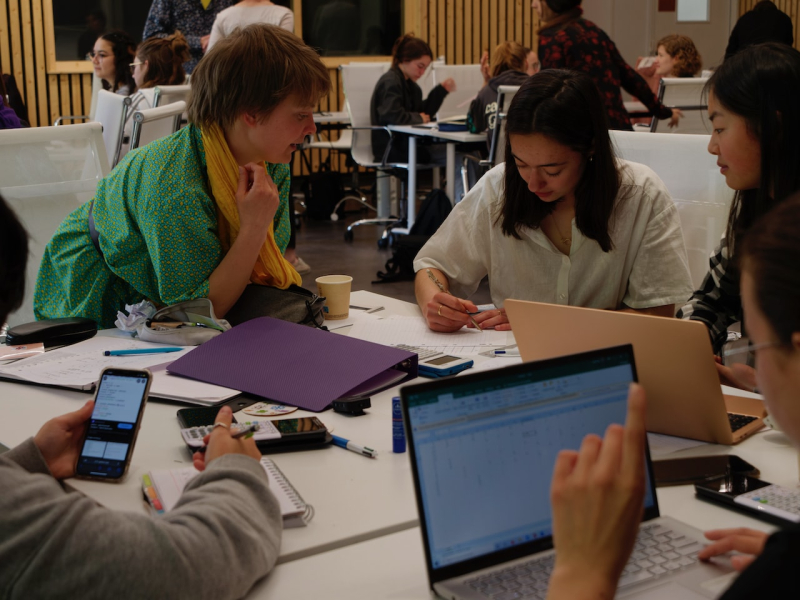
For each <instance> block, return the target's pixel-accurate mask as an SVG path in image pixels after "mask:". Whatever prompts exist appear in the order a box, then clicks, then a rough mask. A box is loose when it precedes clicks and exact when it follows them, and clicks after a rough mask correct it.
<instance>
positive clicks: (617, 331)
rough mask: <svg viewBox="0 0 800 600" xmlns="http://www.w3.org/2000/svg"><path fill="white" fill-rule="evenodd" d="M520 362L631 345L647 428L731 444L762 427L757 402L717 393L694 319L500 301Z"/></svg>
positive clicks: (706, 346) (702, 331)
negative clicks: (644, 400) (617, 345)
mask: <svg viewBox="0 0 800 600" xmlns="http://www.w3.org/2000/svg"><path fill="white" fill-rule="evenodd" d="M504 307H505V309H506V314H507V315H508V320H509V321H510V323H511V328H512V330H513V331H514V337H515V339H516V341H517V346H518V347H519V352H520V356H522V360H525V361H529V360H539V359H542V358H550V357H553V356H563V355H565V354H573V353H575V352H585V351H587V350H594V349H596V348H605V347H607V346H610V345H616V344H633V351H634V354H635V355H636V364H637V365H638V369H639V379H640V381H641V383H642V385H643V386H644V388H645V391H646V392H647V429H648V431H653V432H656V433H664V434H667V435H675V436H680V437H685V438H691V439H695V440H702V441H704V442H711V443H715V444H736V443H738V442H741V441H742V440H743V439H745V438H746V437H747V436H749V435H751V434H753V433H755V432H756V431H758V430H759V429H761V427H763V425H764V422H763V417H765V416H766V410H765V408H764V403H763V402H762V401H761V400H759V399H756V398H744V397H741V396H723V394H722V390H721V388H720V384H719V375H718V374H717V369H716V367H715V365H714V353H713V351H712V349H711V340H710V339H709V336H708V329H707V328H706V326H705V325H704V324H703V323H700V322H699V321H686V320H681V319H666V318H664V317H651V316H649V315H640V314H633V313H623V312H616V311H610V310H597V309H593V308H579V307H575V306H562V305H559V304H543V303H540V302H527V301H523V300H507V301H506V302H505V305H504Z"/></svg>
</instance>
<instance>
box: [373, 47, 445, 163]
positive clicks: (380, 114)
mask: <svg viewBox="0 0 800 600" xmlns="http://www.w3.org/2000/svg"><path fill="white" fill-rule="evenodd" d="M432 60H433V52H432V51H431V47H430V46H429V45H428V43H427V42H426V41H424V40H421V39H419V38H418V37H414V34H413V33H407V34H406V35H404V36H402V37H400V38H398V39H397V41H395V43H394V47H393V48H392V68H391V69H389V70H388V71H387V72H386V73H384V74H383V75H382V76H381V78H380V79H379V80H378V83H377V84H376V85H375V90H374V91H373V92H372V99H371V100H370V118H371V123H372V125H373V126H375V125H377V126H383V125H416V124H419V123H429V122H430V120H431V116H432V115H435V114H436V112H437V111H438V110H439V107H440V106H441V105H442V102H443V101H444V98H445V96H447V94H448V93H449V92H452V91H453V90H455V89H456V83H455V81H453V79H452V78H448V79H445V80H444V81H443V82H442V83H440V84H438V85H437V86H436V87H434V88H433V89H432V90H431V92H430V93H429V94H428V97H427V98H425V100H423V99H422V90H421V89H420V87H419V86H418V85H417V80H418V79H419V78H420V77H422V75H423V74H424V73H425V70H426V69H427V68H428V67H429V66H430V64H431V61H432ZM388 145H389V136H388V134H387V133H386V132H385V131H383V130H374V131H373V132H372V152H373V154H374V155H375V160H376V161H381V160H382V159H383V155H384V153H385V151H386V148H387V146H388ZM440 149H441V152H438V150H440ZM433 154H435V156H434V155H433ZM440 154H441V156H439V155H440ZM443 157H444V147H443V146H439V147H438V148H437V147H423V148H419V150H418V152H417V161H418V162H419V163H429V164H430V163H435V162H437V160H438V159H439V158H443ZM387 162H399V163H406V162H408V138H407V137H406V136H403V135H400V134H394V135H393V137H392V142H391V150H390V152H389V156H388V157H387ZM442 164H444V162H442Z"/></svg>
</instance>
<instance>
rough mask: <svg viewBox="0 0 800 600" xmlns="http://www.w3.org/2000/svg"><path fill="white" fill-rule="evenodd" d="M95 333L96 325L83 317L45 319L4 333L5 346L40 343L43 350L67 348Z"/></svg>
mask: <svg viewBox="0 0 800 600" xmlns="http://www.w3.org/2000/svg"><path fill="white" fill-rule="evenodd" d="M96 333H97V323H95V322H94V321H92V320H91V319H87V318H85V317H67V318H64V319H46V320H44V321H33V322H32V323H23V324H22V325H15V326H14V327H11V328H10V329H9V330H8V332H7V333H6V344H8V345H9V346H19V345H20V344H35V343H38V342H42V343H44V345H45V348H50V347H52V346H68V345H69V344H75V343H77V342H82V341H83V340H88V339H89V338H90V337H94V335H95V334H96Z"/></svg>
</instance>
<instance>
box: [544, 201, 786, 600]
mask: <svg viewBox="0 0 800 600" xmlns="http://www.w3.org/2000/svg"><path fill="white" fill-rule="evenodd" d="M798 231H800V196H798V195H795V196H794V197H793V198H791V199H790V200H787V201H785V202H783V203H782V204H780V205H779V206H777V207H776V208H774V209H772V211H770V212H769V213H767V215H766V216H763V217H761V219H760V220H759V221H757V222H756V224H754V225H753V226H752V227H751V228H750V230H749V231H748V232H747V233H746V234H745V235H744V237H743V243H742V247H741V250H740V252H739V257H740V259H741V260H740V264H741V268H742V272H741V273H742V275H741V298H742V305H743V308H744V316H745V319H746V321H747V327H748V331H749V332H750V338H751V346H750V347H751V348H752V350H753V351H754V352H755V356H756V365H757V367H758V369H757V371H758V380H759V387H760V389H761V390H762V391H763V393H764V401H765V403H766V405H767V410H768V411H769V414H770V416H771V417H772V418H774V419H775V421H776V423H777V424H778V426H779V427H780V429H781V431H782V432H783V433H784V434H785V435H786V437H787V438H788V439H789V441H790V443H791V444H792V445H793V446H795V447H796V448H797V449H798V450H800V401H799V400H798V396H800V270H798V269H797V265H798V264H800V243H799V242H798V237H797V232H798ZM628 402H629V404H628V420H627V422H626V425H625V428H624V429H623V428H621V427H619V426H618V425H616V426H611V427H610V428H609V429H608V430H607V432H606V435H605V439H603V440H602V441H601V440H600V439H599V438H598V437H597V436H587V438H586V439H585V440H584V442H583V445H582V446H581V449H580V452H575V451H562V452H561V453H560V454H559V456H558V458H557V460H556V465H555V469H554V471H553V481H552V487H551V495H550V496H551V501H552V506H553V542H554V544H555V548H556V560H555V567H554V569H553V574H552V576H551V578H550V586H549V588H548V592H547V597H548V599H549V600H561V599H567V598H568V599H569V600H583V599H590V598H591V599H595V598H613V597H614V593H615V590H616V587H617V582H618V581H619V578H620V575H621V573H622V569H623V568H624V567H625V564H626V562H627V560H628V558H629V556H630V554H631V551H632V550H633V545H634V542H635V539H636V533H637V530H638V526H639V519H637V518H636V517H637V516H640V515H641V514H642V505H643V501H644V482H645V472H644V469H645V462H644V447H645V446H644V439H645V428H644V416H645V415H644V413H645V411H644V392H643V391H642V388H640V387H639V386H634V388H633V390H632V392H631V394H630V397H629V401H628ZM706 537H707V538H708V539H709V540H711V541H712V542H713V543H711V544H710V545H708V546H706V547H705V548H704V549H703V550H701V551H700V552H699V554H698V557H699V558H700V559H701V560H708V559H710V558H712V557H714V556H719V555H721V554H726V553H729V552H736V554H734V555H733V556H731V557H730V560H731V563H732V565H733V567H734V568H735V569H737V570H738V571H741V574H740V575H739V577H738V578H737V579H736V580H735V581H734V582H733V583H732V584H731V586H730V587H729V588H728V590H727V591H725V592H724V593H723V594H722V596H721V597H720V600H736V599H739V598H792V597H794V596H795V595H796V594H797V590H798V588H799V587H800V576H799V575H798V571H797V568H796V565H797V564H798V562H800V528H798V527H797V526H792V527H788V528H783V529H779V530H778V531H777V532H776V533H774V534H772V535H768V534H766V533H764V532H762V531H756V530H753V529H747V528H736V529H721V530H713V531H707V532H706Z"/></svg>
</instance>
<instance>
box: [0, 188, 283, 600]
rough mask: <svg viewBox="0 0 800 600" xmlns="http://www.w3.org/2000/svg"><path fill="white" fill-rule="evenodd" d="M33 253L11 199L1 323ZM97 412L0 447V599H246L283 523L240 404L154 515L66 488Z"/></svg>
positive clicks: (0, 244) (268, 563) (3, 250)
mask: <svg viewBox="0 0 800 600" xmlns="http://www.w3.org/2000/svg"><path fill="white" fill-rule="evenodd" d="M27 254H28V236H27V234H26V232H25V229H24V228H23V227H22V225H21V224H20V222H19V220H18V219H17V217H16V216H15V215H14V213H13V212H12V210H11V209H10V208H9V207H8V205H7V204H6V203H5V201H4V200H3V198H2V197H0V323H3V322H4V321H5V318H6V317H7V316H8V314H9V313H10V312H12V311H13V310H15V309H16V308H17V307H18V306H19V305H20V304H21V302H22V299H23V295H24V290H25V262H26V257H27ZM93 408H94V402H93V401H91V400H90V401H89V402H86V403H85V404H84V405H83V406H82V407H81V408H79V409H78V410H76V411H73V412H71V413H67V414H65V415H62V416H60V417H56V418H54V419H51V420H49V421H48V422H47V423H45V424H44V425H43V426H42V428H41V429H40V430H39V431H38V433H37V434H36V435H35V436H34V437H31V438H29V439H28V440H26V441H24V442H22V443H21V444H20V445H19V446H17V447H16V448H14V449H12V450H10V451H8V452H6V453H5V454H2V455H0V489H2V490H3V491H2V493H0V598H8V599H12V598H82V599H84V600H86V599H90V598H193V599H201V598H214V599H220V598H241V597H242V596H244V595H245V594H246V593H247V591H248V590H249V589H250V588H251V587H252V585H253V584H254V583H255V582H256V581H257V580H258V579H260V578H262V577H263V576H264V575H266V574H267V573H268V572H269V571H270V569H272V567H273V566H274V565H275V561H276V560H277V558H278V550H279V547H280V540H281V529H282V519H281V512H280V508H279V506H278V501H277V500H276V499H275V496H274V495H273V494H272V492H271V491H270V489H269V480H268V479H267V474H266V472H265V471H264V469H263V468H262V466H261V464H260V463H259V459H260V458H261V454H260V453H259V451H258V448H256V444H255V442H254V441H253V440H252V439H243V438H242V439H235V438H233V437H232V436H231V433H230V431H229V427H230V424H231V417H232V413H231V410H230V408H228V407H223V408H222V409H220V411H219V414H218V415H217V423H220V424H221V426H220V427H215V428H214V432H213V433H212V434H211V435H210V436H209V439H207V440H206V441H207V444H208V449H207V450H206V452H205V455H203V454H202V453H199V452H198V453H195V455H194V456H193V461H194V466H195V467H196V468H198V469H199V470H201V471H202V473H200V474H199V475H198V476H197V477H195V478H194V479H192V480H191V481H190V482H189V483H188V485H187V486H186V488H185V489H184V491H183V494H182V496H181V498H180V500H179V501H178V504H177V505H176V506H175V508H174V509H173V510H171V511H170V512H168V513H166V514H164V515H159V516H158V517H155V518H153V517H150V516H148V515H146V514H143V513H133V512H123V511H116V510H110V509H108V508H106V507H104V506H101V505H99V504H97V502H95V501H94V500H92V499H91V498H88V497H86V496H84V495H83V494H80V493H78V492H75V491H71V492H70V491H66V490H65V489H64V487H62V483H61V480H63V479H66V478H68V477H72V476H73V475H75V465H76V462H77V459H78V453H79V451H80V447H81V442H82V441H83V433H84V431H85V429H86V422H87V420H88V419H89V418H90V416H91V414H92V409H93ZM20 426H21V427H24V426H25V423H24V422H21V423H20ZM101 485H102V484H101ZM109 485H110V484H109Z"/></svg>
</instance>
